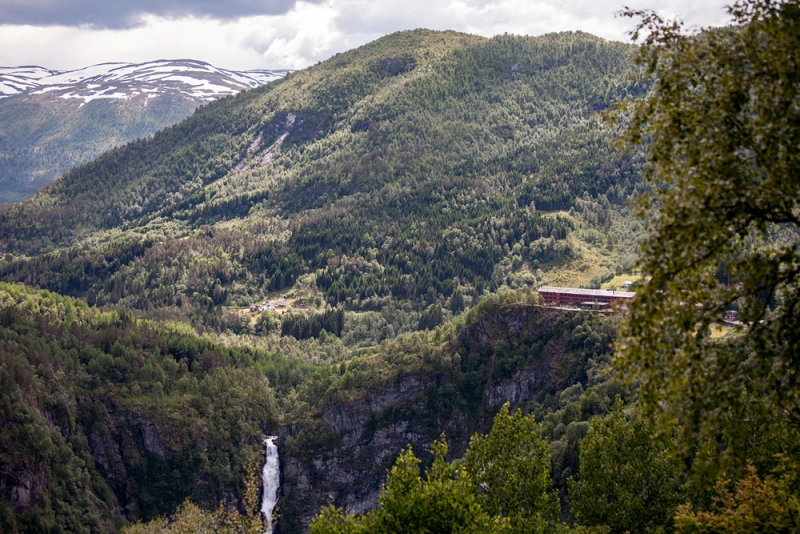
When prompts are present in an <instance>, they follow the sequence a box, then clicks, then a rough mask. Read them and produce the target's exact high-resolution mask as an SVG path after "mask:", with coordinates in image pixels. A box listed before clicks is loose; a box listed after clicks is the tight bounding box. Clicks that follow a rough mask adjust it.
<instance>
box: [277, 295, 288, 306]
mask: <svg viewBox="0 0 800 534" xmlns="http://www.w3.org/2000/svg"><path fill="white" fill-rule="evenodd" d="M278 307H279V308H285V307H286V299H285V298H282V297H281V298H279V299H278Z"/></svg>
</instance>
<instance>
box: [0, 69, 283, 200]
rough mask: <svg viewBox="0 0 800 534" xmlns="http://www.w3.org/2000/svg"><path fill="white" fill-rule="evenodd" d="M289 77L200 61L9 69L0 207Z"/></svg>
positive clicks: (0, 78) (0, 112) (2, 78)
mask: <svg viewBox="0 0 800 534" xmlns="http://www.w3.org/2000/svg"><path fill="white" fill-rule="evenodd" d="M287 72H288V71H286V70H255V71H244V72H237V71H230V70H225V69H219V68H217V67H214V66H212V65H209V64H208V63H204V62H201V61H193V60H162V61H152V62H148V63H142V64H131V63H104V64H101V65H94V66H91V67H86V68H83V69H79V70H74V71H52V70H48V69H45V68H42V67H2V68H0V204H5V203H8V202H17V201H20V200H22V199H24V198H27V197H29V196H31V195H32V194H33V193H34V192H36V190H37V189H39V188H40V187H41V186H42V185H44V184H46V183H48V182H50V181H52V180H53V179H55V178H56V177H58V176H59V175H61V174H63V173H64V172H66V171H68V170H69V169H71V168H73V167H75V166H77V165H80V164H83V163H86V162H87V161H90V160H92V159H94V158H95V157H97V156H98V155H100V154H102V153H103V152H105V151H107V150H109V149H111V148H113V147H115V146H119V145H122V144H124V143H127V142H129V141H132V140H134V139H137V138H139V137H143V136H147V135H150V134H153V133H155V132H157V131H158V130H161V129H163V128H166V127H167V126H171V125H173V124H175V123H177V122H179V121H181V120H182V119H185V118H186V117H188V116H189V115H190V114H191V113H192V112H193V111H194V110H195V108H197V106H198V105H202V104H206V103H208V102H211V101H212V100H215V99H217V98H220V97H223V96H229V95H233V94H236V93H238V92H240V91H242V90H245V89H250V88H253V87H258V86H260V85H263V84H265V83H268V82H270V81H272V80H276V79H278V78H281V77H282V76H284V75H285V74H286V73H287Z"/></svg>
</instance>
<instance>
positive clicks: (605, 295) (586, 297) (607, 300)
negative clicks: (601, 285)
mask: <svg viewBox="0 0 800 534" xmlns="http://www.w3.org/2000/svg"><path fill="white" fill-rule="evenodd" d="M539 294H540V295H541V296H542V298H543V299H544V303H545V305H546V306H573V307H576V308H580V307H595V306H596V307H599V308H605V307H608V306H612V305H622V304H625V303H626V302H629V301H630V300H631V299H632V298H633V297H635V296H636V293H634V292H633V291H613V290H609V289H581V288H575V287H555V286H542V287H540V288H539Z"/></svg>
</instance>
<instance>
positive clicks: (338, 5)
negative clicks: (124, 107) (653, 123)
mask: <svg viewBox="0 0 800 534" xmlns="http://www.w3.org/2000/svg"><path fill="white" fill-rule="evenodd" d="M726 3H730V2H729V1H726V0H560V1H559V0H403V1H400V0H310V1H296V0H0V66H20V65H39V66H42V67H47V68H50V69H58V70H67V69H76V68H80V67H85V66H89V65H93V64H96V63H102V62H110V61H126V62H144V61H150V60H155V59H181V58H190V59H198V60H203V61H208V62H209V63H212V64H214V65H215V66H218V67H223V68H228V69H242V70H245V69H270V68H294V69H299V68H303V67H306V66H308V65H311V64H314V63H316V62H317V61H320V60H324V59H327V58H329V57H330V56H332V55H333V54H335V53H337V52H342V51H344V50H348V49H350V48H354V47H356V46H359V45H362V44H364V43H367V42H369V41H372V40H373V39H377V38H378V37H380V36H382V35H386V34H388V33H391V32H395V31H399V30H408V29H414V28H431V29H436V30H457V31H463V32H469V33H476V34H479V35H484V36H487V37H488V36H492V35H497V34H501V33H504V32H508V33H514V34H525V35H542V34H544V33H549V32H554V31H565V30H583V31H587V32H590V33H593V34H595V35H599V36H601V37H604V38H606V39H614V40H620V41H627V40H628V36H627V32H628V31H629V30H630V29H631V28H632V26H633V23H632V22H631V20H630V19H624V18H618V17H615V16H614V15H615V13H616V12H618V11H619V10H620V9H622V8H623V6H624V5H629V6H631V7H633V8H636V9H656V10H658V12H659V13H661V14H662V15H666V16H668V17H672V16H675V15H676V14H677V15H680V16H681V18H683V20H684V21H685V22H686V23H687V25H688V26H690V27H701V26H703V27H704V26H718V25H722V24H726V23H727V22H728V20H729V19H728V16H727V14H726V13H725V11H724V9H723V7H724V5H725V4H726Z"/></svg>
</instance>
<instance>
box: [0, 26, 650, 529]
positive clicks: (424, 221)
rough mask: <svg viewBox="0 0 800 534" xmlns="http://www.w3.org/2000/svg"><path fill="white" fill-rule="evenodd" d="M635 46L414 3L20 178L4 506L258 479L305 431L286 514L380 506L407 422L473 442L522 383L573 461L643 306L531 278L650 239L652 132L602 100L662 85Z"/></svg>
mask: <svg viewBox="0 0 800 534" xmlns="http://www.w3.org/2000/svg"><path fill="white" fill-rule="evenodd" d="M634 52H635V48H634V47H632V46H630V45H626V44H622V43H615V42H609V41H605V40H603V39H600V38H597V37H594V36H591V35H588V34H585V33H580V32H577V33H572V32H569V33H559V34H552V35H546V36H542V37H520V36H498V37H495V38H491V39H486V38H482V37H477V36H472V35H465V34H460V33H456V32H435V31H428V30H415V31H409V32H400V33H396V34H392V35H389V36H386V37H384V38H381V39H379V40H377V41H375V42H373V43H370V44H368V45H365V46H363V47H360V48H358V49H355V50H351V51H348V52H346V53H342V54H338V55H336V56H334V57H333V58H331V59H329V60H327V61H324V62H322V63H320V64H318V65H315V66H313V67H310V68H308V69H305V70H302V71H298V72H293V73H290V74H288V75H287V76H285V77H283V78H282V79H280V80H276V81H274V82H271V83H269V84H267V85H264V86H261V87H257V88H254V89H250V90H247V91H244V92H241V93H239V94H237V95H236V96H232V97H229V98H223V99H219V100H215V101H213V102H211V103H209V104H207V105H204V106H202V107H199V108H198V109H197V110H196V111H195V112H194V113H193V114H192V115H191V116H190V117H188V118H186V119H185V120H183V121H182V122H180V123H178V124H176V125H175V126H172V127H170V128H166V129H164V130H161V131H159V132H157V133H156V134H154V135H153V136H151V137H146V138H141V139H138V140H136V141H133V142H131V143H128V144H126V145H123V146H120V147H117V148H114V149H113V150H111V151H109V152H107V153H105V154H103V155H102V156H100V157H99V158H97V159H95V160H94V161H92V162H89V163H87V164H84V165H82V166H80V167H78V168H76V169H73V170H71V171H69V172H67V173H66V174H64V175H63V176H61V177H60V178H58V179H56V180H54V181H53V182H52V183H50V184H48V185H46V186H45V187H43V188H42V189H41V190H40V191H39V192H37V193H36V194H35V195H34V196H33V197H32V198H30V199H27V200H25V201H23V202H20V203H17V204H12V205H8V206H4V207H2V208H0V251H1V252H3V253H4V256H3V257H2V259H0V280H2V281H3V282H4V285H2V286H0V343H2V344H3V345H2V346H1V347H2V348H0V356H1V357H2V358H3V360H2V362H0V363H2V367H0V380H3V381H4V382H3V388H2V389H0V391H3V392H10V393H8V394H2V393H0V401H2V402H3V403H4V404H2V406H0V453H2V454H0V462H6V463H5V464H2V463H0V467H3V471H2V472H3V473H12V474H11V475H8V477H7V478H6V479H3V481H2V484H0V490H2V491H4V492H5V493H2V494H0V501H2V502H3V503H7V504H0V521H4V520H6V519H4V518H7V523H6V524H11V523H12V522H16V523H14V524H16V525H17V526H18V530H20V531H26V532H27V531H35V530H36V528H35V527H36V526H37V525H38V524H37V525H34V521H35V519H34V517H42V518H43V519H42V523H41V525H40V526H41V528H40V529H39V530H44V529H51V530H52V529H56V528H57V526H61V527H62V528H64V529H66V530H69V529H70V528H72V525H74V524H78V523H79V521H78V520H75V521H73V522H72V523H70V524H66V521H67V520H70V521H72V518H75V517H81V516H82V515H83V516H85V517H87V518H90V519H91V521H93V524H96V525H97V528H96V530H108V528H109V527H108V526H109V525H111V524H113V522H114V521H122V522H124V521H135V520H137V519H140V518H150V517H152V516H153V515H155V514H165V513H169V512H171V511H172V510H174V509H175V506H176V504H177V503H179V502H181V501H182V500H183V499H185V498H187V497H191V498H192V499H193V500H194V501H195V502H199V503H201V504H203V505H212V504H213V503H215V502H224V503H225V504H226V505H227V506H235V505H236V504H237V503H239V502H240V500H239V495H240V494H241V489H242V486H243V483H242V478H243V476H244V472H243V468H242V465H243V464H245V463H246V460H247V459H248V458H253V457H254V455H260V454H261V449H260V447H261V444H260V443H261V440H263V436H265V435H278V436H279V439H278V445H279V450H280V454H281V458H282V460H281V481H282V488H283V489H282V497H281V499H282V500H281V502H280V503H279V509H280V512H279V514H280V516H281V518H282V519H280V521H281V523H280V524H279V529H280V531H281V532H302V531H303V530H304V529H305V528H306V527H307V525H308V521H309V520H310V518H311V517H312V516H313V515H314V514H315V513H316V512H317V510H318V508H319V506H320V505H321V504H324V503H327V502H329V499H332V500H333V502H334V504H336V505H337V506H346V507H348V509H349V510H351V511H356V510H357V511H363V510H365V509H367V508H369V507H370V506H373V505H374V503H375V497H376V495H377V491H378V488H379V487H380V484H381V481H382V480H383V478H382V477H383V475H384V474H385V472H386V468H387V467H388V466H390V465H391V462H392V461H393V459H394V458H395V457H396V455H397V454H398V453H399V452H400V449H401V448H402V447H404V446H405V445H406V444H409V443H412V444H413V445H414V446H415V447H416V449H415V450H417V452H423V451H424V450H425V448H426V447H427V446H428V445H429V444H430V443H431V441H432V440H433V439H435V438H437V437H438V436H439V434H440V433H442V432H444V433H445V434H446V435H447V436H448V439H449V440H451V442H452V450H453V451H454V453H453V454H460V453H461V452H463V451H464V449H465V447H466V441H467V440H468V438H469V436H470V435H471V433H472V432H474V431H478V430H481V431H483V430H485V429H487V428H488V425H490V424H491V418H492V416H493V415H494V413H495V412H496V410H497V408H498V406H500V405H502V403H503V402H504V401H509V402H511V404H512V406H514V407H517V406H520V407H524V408H525V409H526V411H532V412H535V413H536V414H537V418H539V420H544V421H546V426H545V432H546V434H547V437H548V439H549V440H551V450H552V455H553V473H554V475H553V478H554V480H555V481H556V482H555V484H556V486H557V488H556V489H558V490H559V491H562V492H563V491H565V488H566V481H567V479H568V478H569V477H570V476H571V474H574V473H575V468H576V466H577V454H578V446H579V442H580V439H582V437H583V436H585V435H586V431H587V430H588V422H587V421H588V419H589V418H590V417H591V416H592V415H596V414H602V413H605V412H606V411H607V410H608V409H609V406H610V405H611V403H612V401H613V398H614V396H615V394H616V393H624V391H622V390H621V389H620V388H619V387H618V386H614V385H612V384H611V383H609V382H607V381H606V379H607V378H608V376H610V375H608V374H606V373H605V371H606V370H607V369H608V362H609V360H610V357H611V354H610V353H611V349H610V344H611V340H612V339H613V337H614V333H615V330H616V324H617V323H618V317H616V316H613V315H611V316H608V317H607V316H605V315H601V314H597V315H595V314H592V313H580V312H574V311H558V310H545V309H542V308H540V307H537V306H536V303H537V295H536V293H535V291H534V288H535V287H536V286H537V285H539V284H542V283H545V282H547V283H558V282H560V283H564V284H567V283H569V284H572V285H593V286H595V285H599V284H600V283H601V282H603V281H611V280H612V279H613V278H614V277H615V275H621V274H622V273H630V271H631V269H632V268H633V266H634V262H635V258H636V256H635V255H636V242H637V237H638V235H639V232H640V231H641V230H640V227H639V226H638V225H639V223H638V222H637V221H636V220H635V219H634V218H633V217H631V216H630V214H629V212H628V210H627V205H628V203H629V202H630V201H631V200H632V199H633V198H634V197H636V196H637V195H638V194H639V193H640V192H641V191H642V190H643V188H644V184H643V182H642V180H641V176H640V170H641V165H642V160H643V157H642V152H641V151H640V150H639V149H632V150H631V151H629V152H622V151H617V150H614V148H613V147H612V144H613V143H612V141H613V139H614V136H615V132H614V131H613V130H612V129H610V128H609V127H608V126H607V125H606V124H605V123H604V121H603V120H602V117H601V114H600V113H601V111H602V110H604V109H606V108H607V107H609V106H611V105H612V104H614V103H615V102H618V101H621V100H624V99H626V98H629V97H631V96H636V95H641V94H643V93H644V92H645V91H647V87H646V86H643V85H642V84H640V83H639V82H638V81H637V79H636V73H637V70H636V69H637V67H636V66H635V65H634V64H633V63H632V61H631V57H632V55H633V54H634ZM88 106H89V104H87V105H86V106H85V107H88ZM23 284H24V285H23ZM281 299H284V300H285V301H286V307H285V308H279V309H277V311H275V312H270V311H262V310H261V309H260V308H259V305H262V304H267V302H268V301H270V300H272V301H274V302H277V303H280V302H281ZM227 391H229V393H226V392H227ZM256 397H258V398H260V399H266V400H265V402H264V403H260V401H258V399H257V398H256ZM273 401H274V402H273ZM26 402H27V404H26ZM23 405H26V406H30V408H29V409H27V410H22V409H21V408H20V407H21V406H23ZM238 406H240V408H239V407H238ZM21 422H27V423H28V424H27V426H25V427H24V428H25V429H26V434H25V435H15V434H14V433H13V432H12V429H14V428H17V427H20V423H21ZM59 436H61V437H59ZM40 440H49V441H48V443H52V446H48V448H47V449H46V450H44V451H43V452H42V453H41V454H38V453H37V450H38V449H37V448H36V444H37V443H38V442H39V441H40ZM70 455H72V456H70ZM58 458H67V459H68V460H69V461H66V460H65V461H64V462H59V461H57V459H58ZM262 458H263V457H262ZM12 459H13V465H12ZM83 465H85V466H87V467H86V471H80V470H79V468H80V467H81V466H83ZM80 473H82V474H80ZM78 474H80V476H78ZM62 475H63V476H67V475H69V476H71V477H75V482H74V484H73V485H70V486H63V487H62V486H61V485H59V484H58V483H56V482H55V481H60V480H62ZM20 481H21V482H20ZM3 484H4V485H3ZM19 495H27V496H29V497H28V498H27V500H26V501H25V502H24V503H23V502H21V501H20V500H19V497H18V496H19ZM92 495H93V496H94V497H92ZM15 496H16V497H15ZM37 499H38V500H37ZM54 502H58V503H59V504H58V506H59V507H61V508H59V509H68V510H69V511H70V513H69V514H63V515H59V514H54V513H52V512H51V511H50V509H48V508H47V503H54ZM37 514H38V516H37ZM87 524H88V523H87ZM19 525H24V526H25V528H22V527H20V526H19ZM30 525H33V526H30ZM86 530H89V529H88V528H87V529H86Z"/></svg>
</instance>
